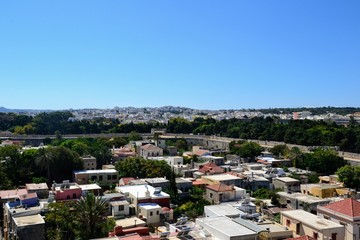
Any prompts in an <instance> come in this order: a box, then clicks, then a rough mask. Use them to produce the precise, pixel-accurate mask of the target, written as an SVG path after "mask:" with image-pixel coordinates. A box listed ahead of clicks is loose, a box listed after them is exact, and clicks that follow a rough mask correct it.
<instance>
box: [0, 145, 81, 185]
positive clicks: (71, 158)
mask: <svg viewBox="0 0 360 240" xmlns="http://www.w3.org/2000/svg"><path fill="white" fill-rule="evenodd" d="M82 168H83V162H82V161H81V159H80V158H79V155H78V154H77V153H76V152H74V151H72V150H70V149H68V148H65V147H48V148H40V149H31V150H25V151H23V152H21V151H20V148H19V147H17V146H4V147H0V189H13V188H16V187H18V186H23V185H25V183H31V182H39V181H44V180H45V181H47V182H48V183H51V182H52V181H57V182H61V181H63V180H70V179H72V171H73V170H81V169H82ZM45 176H46V178H44V177H45Z"/></svg>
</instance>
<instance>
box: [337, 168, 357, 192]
mask: <svg viewBox="0 0 360 240" xmlns="http://www.w3.org/2000/svg"><path fill="white" fill-rule="evenodd" d="M336 174H337V175H338V177H339V180H340V181H341V182H343V183H344V185H345V186H346V187H348V188H354V189H356V190H359V189H360V167H359V166H350V165H345V166H343V167H341V168H339V169H338V170H337V172H336Z"/></svg>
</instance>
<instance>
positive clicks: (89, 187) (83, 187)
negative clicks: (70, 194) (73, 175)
mask: <svg viewBox="0 0 360 240" xmlns="http://www.w3.org/2000/svg"><path fill="white" fill-rule="evenodd" d="M79 187H80V188H81V190H83V191H89V190H101V187H100V186H99V185H97V184H96V183H92V184H83V185H79Z"/></svg>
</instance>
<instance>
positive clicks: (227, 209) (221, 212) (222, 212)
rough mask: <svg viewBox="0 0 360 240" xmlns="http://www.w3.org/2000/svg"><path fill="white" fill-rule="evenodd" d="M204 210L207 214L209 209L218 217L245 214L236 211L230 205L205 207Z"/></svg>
mask: <svg viewBox="0 0 360 240" xmlns="http://www.w3.org/2000/svg"><path fill="white" fill-rule="evenodd" d="M204 208H205V212H206V210H207V209H208V210H210V211H212V212H213V213H215V214H216V215H218V216H235V215H238V216H240V214H243V212H242V211H240V210H239V209H236V208H234V207H232V206H229V205H209V206H205V207H204Z"/></svg>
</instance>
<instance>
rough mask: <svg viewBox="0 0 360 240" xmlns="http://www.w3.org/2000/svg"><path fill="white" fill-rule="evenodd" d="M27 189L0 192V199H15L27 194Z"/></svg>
mask: <svg viewBox="0 0 360 240" xmlns="http://www.w3.org/2000/svg"><path fill="white" fill-rule="evenodd" d="M27 193H28V191H27V189H26V188H25V189H14V190H4V191H0V199H9V198H16V197H19V195H24V194H27Z"/></svg>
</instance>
